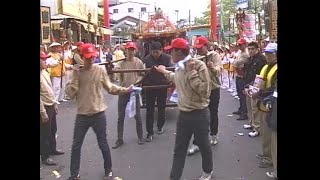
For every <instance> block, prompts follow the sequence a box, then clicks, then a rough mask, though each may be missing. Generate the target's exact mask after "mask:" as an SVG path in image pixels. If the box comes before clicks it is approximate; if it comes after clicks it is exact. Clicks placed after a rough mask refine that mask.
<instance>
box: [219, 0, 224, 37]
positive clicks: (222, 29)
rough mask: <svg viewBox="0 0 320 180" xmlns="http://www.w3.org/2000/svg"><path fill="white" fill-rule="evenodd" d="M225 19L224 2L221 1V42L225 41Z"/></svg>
mask: <svg viewBox="0 0 320 180" xmlns="http://www.w3.org/2000/svg"><path fill="white" fill-rule="evenodd" d="M223 17H224V12H223V0H220V33H221V35H220V37H221V42H223V40H224V28H223Z"/></svg>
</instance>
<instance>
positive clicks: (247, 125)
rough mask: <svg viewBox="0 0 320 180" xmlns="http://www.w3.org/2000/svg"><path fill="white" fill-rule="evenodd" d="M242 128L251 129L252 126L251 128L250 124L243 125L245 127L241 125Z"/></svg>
mask: <svg viewBox="0 0 320 180" xmlns="http://www.w3.org/2000/svg"><path fill="white" fill-rule="evenodd" d="M243 128H244V129H251V128H252V126H251V125H250V124H245V125H243Z"/></svg>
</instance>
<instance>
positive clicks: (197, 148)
mask: <svg viewBox="0 0 320 180" xmlns="http://www.w3.org/2000/svg"><path fill="white" fill-rule="evenodd" d="M198 151H199V147H198V146H197V145H194V144H192V146H191V147H190V148H189V149H188V152H187V154H188V155H193V154H195V153H196V152H198Z"/></svg>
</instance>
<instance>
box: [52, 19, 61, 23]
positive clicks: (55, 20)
mask: <svg viewBox="0 0 320 180" xmlns="http://www.w3.org/2000/svg"><path fill="white" fill-rule="evenodd" d="M62 21H63V20H62V19H51V24H60V23H61V22H62Z"/></svg>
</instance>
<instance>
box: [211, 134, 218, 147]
mask: <svg viewBox="0 0 320 180" xmlns="http://www.w3.org/2000/svg"><path fill="white" fill-rule="evenodd" d="M217 143H218V137H217V136H215V135H212V136H210V145H216V144H217Z"/></svg>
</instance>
